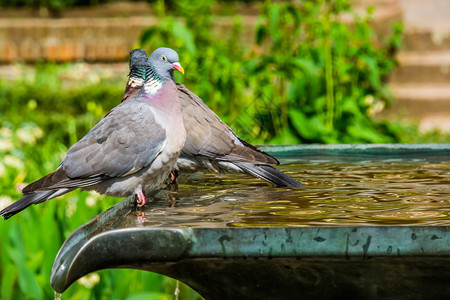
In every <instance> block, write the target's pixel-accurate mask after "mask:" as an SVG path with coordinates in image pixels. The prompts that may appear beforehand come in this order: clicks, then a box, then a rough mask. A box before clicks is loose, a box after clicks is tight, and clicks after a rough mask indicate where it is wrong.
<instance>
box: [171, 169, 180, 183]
mask: <svg viewBox="0 0 450 300" xmlns="http://www.w3.org/2000/svg"><path fill="white" fill-rule="evenodd" d="M169 178H170V183H169V184H177V178H178V171H177V170H172V171H171V172H170V175H169Z"/></svg>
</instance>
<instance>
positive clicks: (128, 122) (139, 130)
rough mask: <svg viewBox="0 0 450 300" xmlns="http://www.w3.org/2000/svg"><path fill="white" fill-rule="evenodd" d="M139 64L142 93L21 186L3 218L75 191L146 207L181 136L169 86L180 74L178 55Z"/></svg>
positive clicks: (167, 53)
mask: <svg viewBox="0 0 450 300" xmlns="http://www.w3.org/2000/svg"><path fill="white" fill-rule="evenodd" d="M142 63H144V65H145V67H144V70H143V71H144V72H145V81H142V84H143V85H142V88H140V89H139V91H138V92H137V93H134V94H133V95H130V96H129V97H128V99H127V101H125V102H122V103H121V104H119V105H118V106H116V107H115V108H113V109H112V110H111V111H110V112H109V113H108V114H107V115H106V116H105V117H104V118H103V119H102V120H101V121H100V122H99V123H97V125H95V126H94V127H93V128H92V129H91V130H90V131H89V132H88V133H87V134H86V135H85V136H84V137H83V138H82V139H81V140H79V141H78V142H77V143H76V144H74V145H73V146H72V147H70V149H69V150H68V151H67V155H66V157H65V158H64V159H63V161H62V163H61V164H60V165H59V167H58V169H56V171H55V172H53V173H50V174H48V175H47V176H44V177H43V178H41V179H39V180H37V181H35V182H33V183H31V184H30V185H28V186H26V187H25V188H24V189H23V191H22V192H23V194H24V196H23V197H22V198H21V199H19V200H18V201H16V202H14V203H13V204H11V205H10V206H8V207H6V208H5V209H3V210H2V211H0V215H1V216H2V217H3V218H5V219H8V218H9V217H11V216H13V215H15V214H17V213H18V212H20V211H22V210H23V209H25V208H26V207H28V206H30V205H31V204H38V203H41V202H44V201H47V200H50V199H53V198H55V197H57V196H60V195H63V194H65V193H68V192H70V191H73V190H75V189H77V188H81V189H82V190H94V191H97V192H99V193H101V194H105V195H111V196H116V197H126V196H129V195H131V194H133V193H134V194H136V195H137V198H138V201H137V202H138V205H140V206H142V205H144V204H145V201H146V198H145V192H144V190H145V189H149V188H154V187H156V186H157V185H159V184H160V183H162V182H163V181H165V180H166V179H167V177H168V176H169V174H170V171H171V170H172V169H173V168H174V167H175V164H176V162H177V159H178V156H179V155H180V152H181V149H182V148H183V146H184V144H185V141H186V132H185V129H184V123H183V118H182V116H181V107H180V98H179V95H178V90H177V88H176V85H175V82H174V80H173V78H174V76H173V72H174V70H178V71H180V72H182V73H183V72H184V70H183V68H182V67H181V65H180V63H179V62H178V54H177V53H176V52H175V51H174V50H172V49H169V48H159V49H157V50H155V52H153V54H152V55H151V56H150V57H149V58H148V60H147V59H145V61H144V60H143V61H142ZM141 71H142V70H141Z"/></svg>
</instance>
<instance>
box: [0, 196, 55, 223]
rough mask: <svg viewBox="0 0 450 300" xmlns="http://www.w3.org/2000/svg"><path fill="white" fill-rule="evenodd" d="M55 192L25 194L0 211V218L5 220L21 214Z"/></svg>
mask: <svg viewBox="0 0 450 300" xmlns="http://www.w3.org/2000/svg"><path fill="white" fill-rule="evenodd" d="M56 192H57V191H45V192H39V193H33V194H26V195H24V196H23V197H22V198H20V199H19V200H17V201H16V202H14V203H13V204H11V205H10V206H8V207H6V208H5V209H3V210H2V211H0V216H2V217H3V218H4V219H5V220H6V219H9V218H10V217H12V216H14V215H15V214H17V213H19V212H21V211H22V210H24V209H25V208H27V207H28V206H30V205H32V204H38V203H41V202H44V201H46V200H49V199H50V198H51V196H52V195H53V194H54V193H56Z"/></svg>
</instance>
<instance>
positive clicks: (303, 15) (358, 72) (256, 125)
mask: <svg viewBox="0 0 450 300" xmlns="http://www.w3.org/2000/svg"><path fill="white" fill-rule="evenodd" d="M213 4H214V1H211V0H203V1H186V2H183V4H178V3H176V4H175V6H174V11H173V14H174V15H177V16H179V17H181V19H180V18H175V17H174V16H172V15H169V16H168V15H167V14H166V13H165V12H164V7H163V6H160V7H159V11H160V16H161V22H160V23H159V25H158V26H155V27H150V28H149V29H148V30H146V31H145V32H144V33H143V34H142V37H141V46H143V47H147V48H150V47H152V49H154V48H156V47H157V46H160V45H166V46H169V47H172V48H175V49H177V51H178V53H179V55H180V57H181V60H182V63H183V64H185V65H186V67H185V69H186V76H185V77H186V79H185V80H186V82H187V83H188V86H189V87H190V88H192V89H194V91H195V92H196V93H197V94H199V95H200V96H201V97H202V98H203V99H204V100H205V101H206V102H207V104H208V105H209V106H211V107H212V108H213V109H214V110H216V111H219V112H220V113H221V114H222V115H224V116H226V117H225V118H224V119H225V120H227V121H228V122H234V124H233V127H234V129H236V130H237V131H238V133H240V134H241V135H242V136H243V137H244V138H246V139H249V140H250V141H253V142H259V143H299V142H305V143H312V142H314V143H384V142H396V141H398V140H399V137H398V136H397V134H396V133H395V131H393V130H391V127H389V126H388V125H387V124H385V123H382V122H378V121H375V120H374V119H373V118H372V117H371V114H372V113H373V112H374V111H376V110H377V109H378V108H379V107H380V106H381V107H384V106H388V105H389V103H390V102H391V101H392V98H393V97H392V95H391V93H390V91H389V88H388V86H387V85H386V84H385V83H384V78H385V77H386V76H387V75H388V74H389V73H390V72H391V71H392V69H393V68H394V66H395V61H394V59H393V58H392V53H393V50H395V48H396V47H398V46H399V41H400V39H401V32H402V31H401V26H398V25H397V26H395V28H394V30H393V35H392V37H391V38H389V39H388V40H387V41H386V42H384V43H383V41H381V39H380V38H378V39H376V36H375V32H374V31H373V30H372V28H371V26H370V21H371V14H370V10H369V11H368V12H367V15H366V16H364V17H359V16H357V15H356V14H354V13H353V12H352V10H351V7H350V4H349V3H348V1H347V0H336V1H326V0H321V1H298V2H296V1H293V2H281V3H271V2H270V1H268V2H266V3H265V4H264V5H263V7H262V13H261V14H260V16H259V18H258V20H257V24H256V29H255V35H254V39H253V42H252V41H251V39H250V41H249V40H246V41H243V40H242V34H241V33H242V26H241V22H242V20H241V19H240V18H239V17H236V18H235V20H234V22H233V24H232V25H231V26H230V27H229V30H228V31H227V32H225V30H223V32H219V33H218V32H216V31H220V29H219V30H216V31H214V30H212V29H211V28H212V27H213V21H212V19H211V10H212V7H213ZM344 15H345V16H351V17H352V21H351V22H344V21H342V19H343V18H342V17H343V16H344ZM244 38H245V36H244ZM376 41H377V42H378V44H380V45H377V46H375V43H376ZM248 49H250V50H248Z"/></svg>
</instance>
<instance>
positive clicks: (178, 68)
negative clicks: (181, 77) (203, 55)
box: [172, 62, 184, 74]
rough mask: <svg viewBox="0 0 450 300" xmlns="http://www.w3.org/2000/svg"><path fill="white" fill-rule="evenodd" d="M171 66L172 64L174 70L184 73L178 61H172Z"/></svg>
mask: <svg viewBox="0 0 450 300" xmlns="http://www.w3.org/2000/svg"><path fill="white" fill-rule="evenodd" d="M172 66H173V67H174V68H175V69H176V70H178V71H180V72H181V74H184V69H183V67H182V66H181V65H180V63H178V62H176V63H173V64H172Z"/></svg>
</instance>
